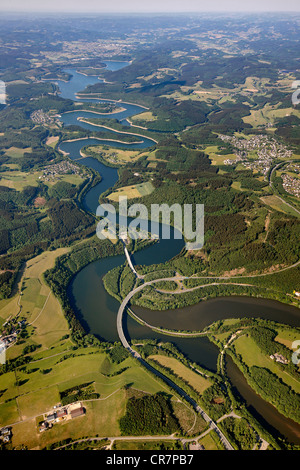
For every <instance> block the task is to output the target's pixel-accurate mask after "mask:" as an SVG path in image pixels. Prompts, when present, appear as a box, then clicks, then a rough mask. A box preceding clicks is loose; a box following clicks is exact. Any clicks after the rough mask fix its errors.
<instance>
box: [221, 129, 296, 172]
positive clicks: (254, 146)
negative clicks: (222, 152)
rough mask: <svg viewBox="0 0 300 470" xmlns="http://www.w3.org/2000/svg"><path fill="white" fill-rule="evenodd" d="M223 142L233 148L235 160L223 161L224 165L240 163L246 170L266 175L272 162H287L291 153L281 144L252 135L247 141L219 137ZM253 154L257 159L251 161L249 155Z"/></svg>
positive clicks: (223, 136)
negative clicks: (277, 160)
mask: <svg viewBox="0 0 300 470" xmlns="http://www.w3.org/2000/svg"><path fill="white" fill-rule="evenodd" d="M219 138H220V139H221V140H223V142H228V143H230V144H231V145H232V147H234V149H235V150H234V151H233V153H234V154H235V155H236V159H234V160H233V159H227V160H224V164H225V165H235V164H236V163H237V162H240V163H241V164H242V165H243V166H245V167H246V168H250V169H251V170H253V171H258V172H259V173H262V174H263V175H265V176H266V175H267V174H268V172H269V170H270V168H271V166H272V164H273V163H274V160H276V159H280V160H288V159H289V158H291V157H292V155H293V152H292V151H291V150H288V149H287V148H286V147H285V146H284V145H283V144H281V143H279V142H277V141H276V140H275V139H274V138H272V137H269V136H266V135H254V136H251V137H250V138H249V139H240V138H238V137H236V136H228V135H222V134H220V135H219ZM253 152H255V153H256V155H257V159H255V160H254V159H252V158H251V156H250V155H249V154H250V153H253Z"/></svg>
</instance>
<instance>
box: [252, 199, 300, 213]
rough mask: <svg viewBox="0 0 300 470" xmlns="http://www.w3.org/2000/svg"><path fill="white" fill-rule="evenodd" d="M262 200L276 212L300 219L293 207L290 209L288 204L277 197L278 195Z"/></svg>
mask: <svg viewBox="0 0 300 470" xmlns="http://www.w3.org/2000/svg"><path fill="white" fill-rule="evenodd" d="M260 200H261V201H262V202H263V203H264V204H266V205H267V206H269V207H271V208H272V209H274V210H276V211H279V212H283V213H285V214H288V215H293V216H296V217H299V214H298V213H297V212H296V211H294V210H293V208H292V207H289V206H288V205H287V204H285V202H284V201H282V200H281V199H280V198H279V197H278V196H276V194H273V195H272V196H263V197H261V198H260Z"/></svg>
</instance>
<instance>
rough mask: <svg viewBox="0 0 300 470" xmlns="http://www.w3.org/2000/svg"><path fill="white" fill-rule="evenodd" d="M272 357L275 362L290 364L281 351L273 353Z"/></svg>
mask: <svg viewBox="0 0 300 470" xmlns="http://www.w3.org/2000/svg"><path fill="white" fill-rule="evenodd" d="M270 359H272V360H273V361H275V362H280V363H281V364H288V363H289V361H288V360H287V359H286V358H285V357H284V356H283V355H282V354H279V353H275V354H271V356H270Z"/></svg>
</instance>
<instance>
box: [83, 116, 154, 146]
mask: <svg viewBox="0 0 300 470" xmlns="http://www.w3.org/2000/svg"><path fill="white" fill-rule="evenodd" d="M77 120H78V121H80V122H85V123H86V124H90V125H91V126H95V127H103V128H104V129H108V130H110V131H112V132H116V133H118V134H125V135H136V136H138V137H144V138H145V139H149V140H152V141H153V142H155V143H156V144H158V142H157V140H154V139H153V138H152V137H147V136H146V135H142V134H135V133H134V132H125V131H117V130H116V129H113V128H112V127H108V126H103V125H100V124H94V123H93V122H89V121H86V120H85V118H80V117H79V118H77ZM138 143H139V142H138Z"/></svg>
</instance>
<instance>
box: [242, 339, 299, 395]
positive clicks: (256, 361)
mask: <svg viewBox="0 0 300 470" xmlns="http://www.w3.org/2000/svg"><path fill="white" fill-rule="evenodd" d="M234 347H235V350H236V352H237V354H240V355H241V357H242V360H243V362H245V364H247V366H248V367H251V366H257V367H263V368H266V369H269V370H270V371H271V372H273V373H274V374H276V375H277V376H278V377H280V379H281V380H282V381H283V382H284V383H286V384H287V385H289V386H290V387H291V388H292V389H293V390H294V391H295V392H296V393H300V383H299V381H298V380H297V379H296V378H294V377H292V376H291V375H290V374H289V373H288V372H285V371H284V370H282V369H281V368H280V367H279V366H278V363H276V362H275V361H274V360H272V359H271V358H270V357H269V356H267V355H266V354H264V353H263V352H262V351H261V350H260V348H259V347H258V346H257V344H256V343H255V341H254V340H253V339H252V338H251V337H249V336H247V335H243V336H240V337H239V338H238V339H237V340H235V341H234ZM291 354H292V350H291ZM288 359H289V360H290V358H288Z"/></svg>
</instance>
